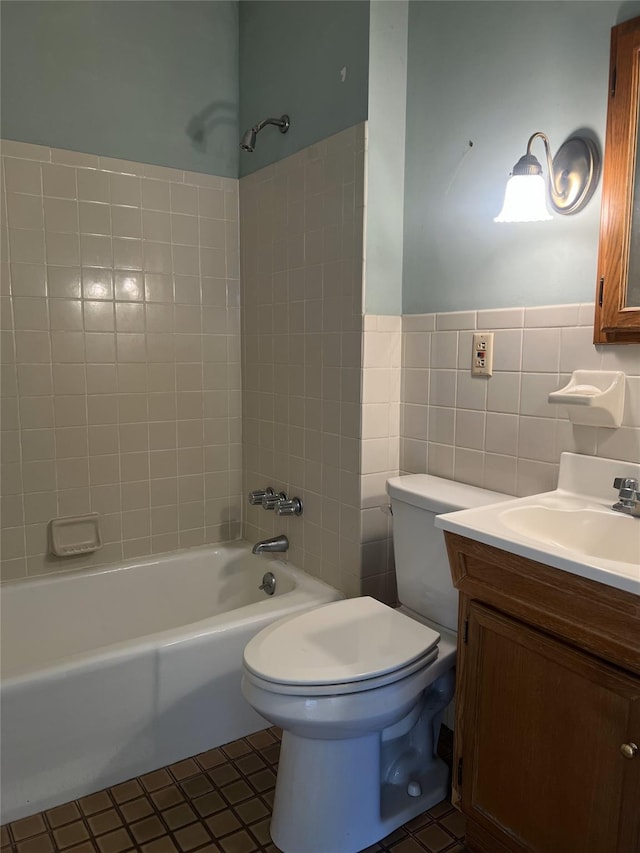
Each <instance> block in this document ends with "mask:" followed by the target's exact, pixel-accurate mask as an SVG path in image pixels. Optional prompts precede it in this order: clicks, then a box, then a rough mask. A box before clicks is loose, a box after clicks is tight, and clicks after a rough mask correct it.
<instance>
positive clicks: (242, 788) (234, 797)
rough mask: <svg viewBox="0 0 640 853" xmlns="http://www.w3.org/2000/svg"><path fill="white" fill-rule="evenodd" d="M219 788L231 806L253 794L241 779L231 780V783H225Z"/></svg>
mask: <svg viewBox="0 0 640 853" xmlns="http://www.w3.org/2000/svg"><path fill="white" fill-rule="evenodd" d="M221 790H222V796H223V797H224V798H225V800H226V801H227V802H228V803H230V804H231V805H232V806H233V805H235V803H240V802H242V801H243V800H248V799H249V797H253V796H254V792H253V791H252V790H251V788H250V787H249V786H248V785H247V783H246V782H244V781H243V780H242V779H239V780H238V781H237V782H232V783H231V785H225V786H224V788H222V789H221Z"/></svg>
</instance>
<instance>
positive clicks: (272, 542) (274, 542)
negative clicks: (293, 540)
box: [251, 534, 289, 554]
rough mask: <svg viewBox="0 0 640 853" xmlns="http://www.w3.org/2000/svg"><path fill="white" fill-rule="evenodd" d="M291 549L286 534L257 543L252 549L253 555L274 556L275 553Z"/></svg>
mask: <svg viewBox="0 0 640 853" xmlns="http://www.w3.org/2000/svg"><path fill="white" fill-rule="evenodd" d="M288 548H289V540H288V539H287V537H286V536H285V535H284V534H281V535H280V536H272V537H271V539H263V540H262V542H256V544H255V545H254V546H253V548H252V549H251V553H252V554H272V553H273V552H275V551H286V550H287V549H288Z"/></svg>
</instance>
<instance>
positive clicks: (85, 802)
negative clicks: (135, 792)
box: [78, 791, 113, 815]
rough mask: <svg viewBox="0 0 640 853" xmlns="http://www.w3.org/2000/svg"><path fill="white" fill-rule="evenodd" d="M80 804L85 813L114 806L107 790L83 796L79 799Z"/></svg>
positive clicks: (100, 810) (90, 813)
mask: <svg viewBox="0 0 640 853" xmlns="http://www.w3.org/2000/svg"><path fill="white" fill-rule="evenodd" d="M78 805H79V806H80V809H81V811H82V812H83V814H85V815H92V814H95V813H96V812H102V811H105V810H106V809H110V808H111V807H112V806H113V802H112V800H111V797H110V796H109V794H108V793H107V792H106V791H98V793H97V794H89V796H88V797H82V798H81V799H80V800H78Z"/></svg>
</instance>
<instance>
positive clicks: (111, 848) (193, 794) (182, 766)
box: [2, 728, 465, 853]
mask: <svg viewBox="0 0 640 853" xmlns="http://www.w3.org/2000/svg"><path fill="white" fill-rule="evenodd" d="M439 751H440V754H441V755H442V757H443V758H444V759H445V760H447V759H450V756H451V733H450V732H448V730H444V729H443V735H442V736H441V738H440V745H439ZM279 752H280V732H279V730H278V729H275V728H271V729H265V730H264V731H261V732H257V733H256V734H253V735H249V736H248V737H246V738H241V739H240V740H236V741H233V742H232V743H229V744H227V745H225V746H222V747H219V748H217V749H211V750H209V751H208V752H204V753H202V754H201V755H196V756H194V757H193V758H187V759H186V760H185V761H180V762H178V763H177V764H172V765H171V766H170V767H165V768H163V769H161V770H156V771H155V772H153V773H147V774H146V775H144V776H140V777H139V778H137V779H130V780H129V781H127V782H123V783H122V784H120V785H115V786H114V787H112V788H107V789H105V790H104V791H99V792H98V793H96V794H91V795H90V796H88V797H83V798H82V799H80V800H76V801H74V802H71V803H66V804H65V805H63V806H58V807H57V808H53V809H49V810H48V811H45V812H41V813H40V814H36V815H32V816H31V817H27V818H23V819H22V820H17V821H14V822H13V823H10V824H7V825H6V826H3V827H2V853H10V851H11V853H54V851H64V853H96V851H97V853H124V851H130V850H140V851H142V853H192V851H193V853H205V851H207V853H277V851H278V848H277V847H276V846H275V845H274V844H273V842H272V841H271V839H270V836H269V820H270V811H271V806H272V803H273V794H274V786H275V781H276V768H277V764H278V755H279ZM463 841H464V822H463V818H462V816H461V815H460V813H459V812H458V811H456V810H455V809H454V808H453V807H452V806H451V804H450V803H449V802H447V801H444V802H442V803H439V804H438V805H437V806H435V807H434V808H433V809H430V810H429V811H428V812H425V813H424V814H423V815H421V816H420V817H418V818H415V819H414V820H412V821H411V822H410V823H408V824H406V825H405V826H404V827H402V828H401V829H398V830H396V831H395V832H394V833H392V834H391V835H390V836H388V837H387V838H384V839H383V840H382V841H380V842H379V843H378V844H374V845H373V846H372V847H369V848H368V849H367V851H366V853H464V850H465V848H464V844H463ZM300 853H304V851H300ZM326 853H332V851H330V850H327V851H326Z"/></svg>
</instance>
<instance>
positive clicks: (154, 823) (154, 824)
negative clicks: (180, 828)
mask: <svg viewBox="0 0 640 853" xmlns="http://www.w3.org/2000/svg"><path fill="white" fill-rule="evenodd" d="M129 830H130V832H131V834H132V835H133V837H134V838H135V840H136V841H137V842H138V844H145V843H146V842H147V841H151V840H152V839H154V838H159V837H160V836H161V835H166V834H167V830H166V827H165V825H164V824H163V823H162V821H161V820H160V818H159V817H158V816H157V815H150V817H145V818H143V819H142V820H139V821H136V823H132V824H131V826H130V827H129Z"/></svg>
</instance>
